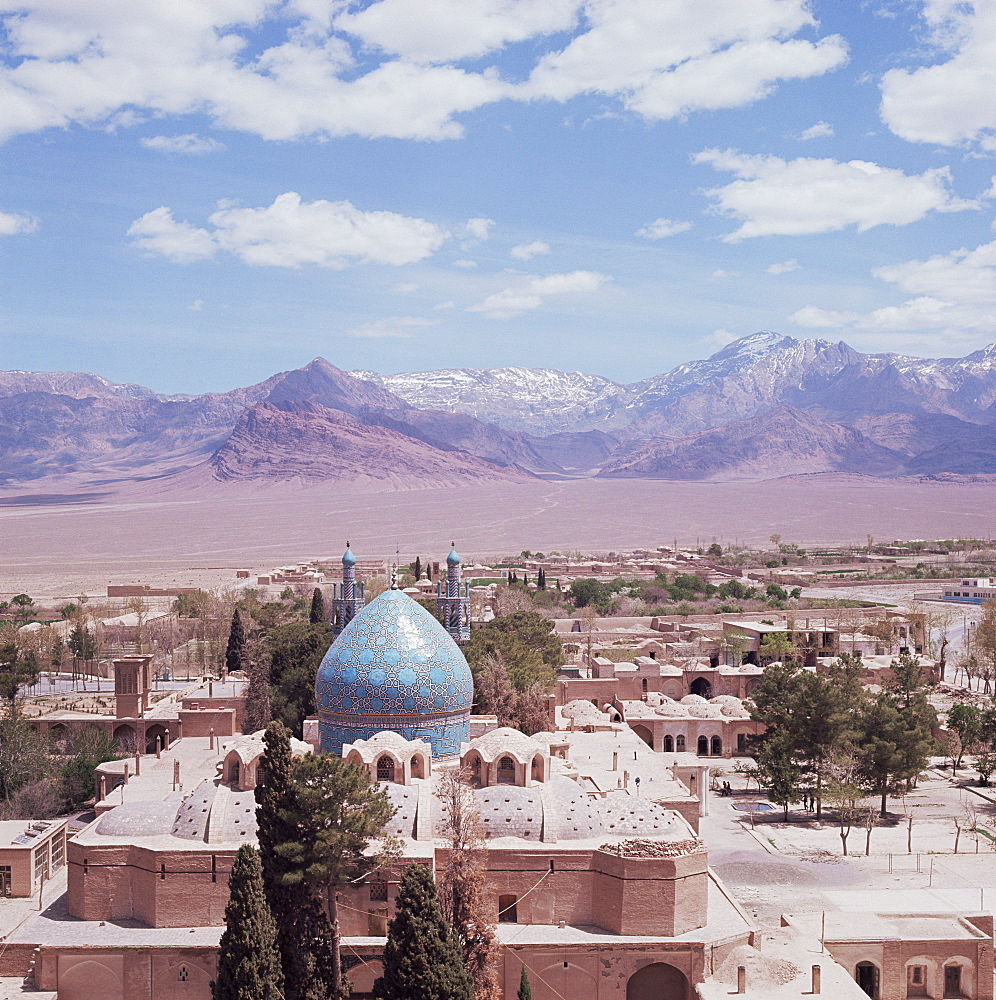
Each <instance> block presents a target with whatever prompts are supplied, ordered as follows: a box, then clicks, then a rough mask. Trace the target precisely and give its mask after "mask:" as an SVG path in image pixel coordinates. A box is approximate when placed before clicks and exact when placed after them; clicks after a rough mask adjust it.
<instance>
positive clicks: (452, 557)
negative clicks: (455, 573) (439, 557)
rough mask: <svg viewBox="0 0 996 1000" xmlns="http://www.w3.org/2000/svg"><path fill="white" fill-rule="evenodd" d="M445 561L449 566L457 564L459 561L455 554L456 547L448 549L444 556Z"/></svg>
mask: <svg viewBox="0 0 996 1000" xmlns="http://www.w3.org/2000/svg"><path fill="white" fill-rule="evenodd" d="M446 562H447V563H448V564H449V565H450V566H457V565H459V563H460V557H459V556H458V555H457V550H456V548H455V547H454V548H452V549H450V554H449V555H448V556H447V557H446Z"/></svg>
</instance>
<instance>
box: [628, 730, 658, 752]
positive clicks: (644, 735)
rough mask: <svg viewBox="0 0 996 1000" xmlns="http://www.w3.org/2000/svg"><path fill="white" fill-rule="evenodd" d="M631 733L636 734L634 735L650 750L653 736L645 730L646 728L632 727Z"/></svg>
mask: <svg viewBox="0 0 996 1000" xmlns="http://www.w3.org/2000/svg"><path fill="white" fill-rule="evenodd" d="M633 732H634V733H636V735H637V736H639V737H640V739H641V740H643V742H644V743H646V744H647V746H648V747H651V748H652V747H653V745H654V734H653V733H652V732H651V731H650V730H649V729H647V727H646V726H634V727H633Z"/></svg>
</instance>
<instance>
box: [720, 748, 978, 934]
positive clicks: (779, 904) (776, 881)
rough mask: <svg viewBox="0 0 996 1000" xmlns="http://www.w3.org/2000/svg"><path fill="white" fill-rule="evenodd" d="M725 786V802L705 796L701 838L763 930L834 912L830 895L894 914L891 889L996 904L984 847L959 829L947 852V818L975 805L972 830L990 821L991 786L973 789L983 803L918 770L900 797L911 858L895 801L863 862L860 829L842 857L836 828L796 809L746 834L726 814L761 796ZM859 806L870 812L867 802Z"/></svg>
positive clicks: (897, 899)
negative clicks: (848, 894)
mask: <svg viewBox="0 0 996 1000" xmlns="http://www.w3.org/2000/svg"><path fill="white" fill-rule="evenodd" d="M724 763H725V762H724ZM730 767H732V765H730ZM963 773H965V772H963ZM965 776H966V778H967V777H968V774H967V773H965ZM730 780H731V783H732V784H733V787H734V789H735V794H734V796H733V797H732V798H720V797H718V796H714V797H713V798H712V801H711V803H710V807H711V815H710V816H709V817H707V818H706V819H705V820H704V821H703V825H702V831H701V832H702V835H703V837H704V839H705V841H706V843H707V845H708V847H709V857H710V862H711V864H712V865H713V867H714V868H715V870H716V872H717V874H718V875H719V876H720V878H722V879H723V881H724V882H726V884H727V885H728V886H729V887H730V889H731V891H732V892H733V894H734V895H735V896H736V897H737V898H738V899H739V900H740V902H741V903H742V904H743V905H744V906H745V907H746V908H747V909H748V910H749V911H751V912H752V913H753V914H754V915H755V916H756V917H757V918H758V919H759V920H761V921H762V922H763V923H777V922H778V917H779V914H781V913H787V912H795V913H806V912H815V911H819V910H822V909H826V910H832V909H837V908H838V907H839V906H840V905H841V898H837V897H835V896H834V893H837V892H839V891H842V890H846V891H855V890H856V891H859V892H865V893H867V894H868V895H867V901H868V905H869V908H874V907H876V906H880V907H885V906H888V907H889V908H893V909H894V908H895V907H896V906H897V905H900V906H901V903H902V899H903V897H902V896H901V895H896V890H909V891H913V892H916V891H920V890H931V891H932V892H934V893H938V892H947V893H949V894H952V895H953V896H957V897H959V905H963V906H968V905H969V901H970V904H971V906H972V907H974V906H978V905H980V904H982V905H984V906H985V908H987V909H992V906H993V904H994V903H996V860H994V856H993V852H992V851H991V850H990V847H989V841H988V840H987V839H986V838H985V837H978V838H976V837H975V836H973V835H972V834H971V833H969V832H967V831H965V830H963V832H962V834H961V837H960V842H959V845H958V848H959V853H958V854H954V853H953V852H954V845H955V826H954V822H953V817H955V816H958V817H961V818H962V821H963V823H964V822H965V815H964V811H965V806H966V805H967V804H971V805H974V806H975V808H976V810H977V817H976V818H977V821H978V822H979V824H980V825H983V824H987V825H988V824H992V822H993V820H994V818H996V805H994V804H993V802H992V801H991V800H992V799H993V798H994V792H996V790H994V789H992V788H989V789H980V790H979V791H981V792H982V793H983V794H984V796H985V797H983V796H980V795H978V794H976V793H975V792H973V791H972V790H971V789H970V788H967V787H964V784H965V782H963V781H957V782H952V781H951V780H950V779H949V778H948V777H947V776H946V775H945V773H944V772H942V771H937V770H933V769H932V770H930V771H927V772H926V773H925V774H924V776H923V777H922V778H921V780H920V782H919V785H918V787H917V788H916V789H915V790H914V791H913V792H912V793H910V795H908V796H907V799H906V808H908V809H909V811H910V812H911V813H912V814H913V816H914V823H913V832H912V847H913V851H912V853H909V852H907V827H906V813H905V812H904V806H903V803H902V802H901V801H900V800H899V799H894V798H890V799H889V803H888V808H889V817H888V819H887V820H884V821H881V822H879V823H877V825H876V826H875V828H874V829H873V830H872V836H871V854H870V855H869V856H868V857H865V855H864V851H865V830H864V829H863V828H862V827H860V826H858V825H856V826H855V827H854V829H853V830H852V831H851V833H850V835H849V837H848V852H849V856H848V857H846V858H844V857H842V853H841V841H840V834H839V829H838V827H837V825H836V823H835V822H833V821H832V819H830V820H829V821H825V822H823V823H817V822H816V820H815V818H814V815H813V814H812V813H807V812H805V811H804V810H803V809H802V808H801V806H799V807H797V808H793V809H792V810H791V811H790V813H789V817H790V821H789V822H788V823H785V822H784V821H783V819H782V811H781V809H779V810H778V811H777V812H776V813H770V814H768V815H766V816H764V817H763V818H758V820H757V822H756V825H755V828H754V830H753V831H752V830H751V829H750V821H749V819H747V818H746V817H745V816H744V815H743V814H742V813H740V812H737V811H736V810H735V809H734V806H735V805H737V804H738V803H743V802H745V801H749V800H757V801H764V795H763V794H758V793H757V791H756V786H754V785H752V786H751V791H750V792H749V793H748V792H745V791H744V781H743V778H741V777H740V776H738V775H731V777H730ZM866 801H867V802H868V803H869V804H874V802H873V800H872V799H868V800H866ZM991 829H992V827H991V826H990V831H991ZM976 850H978V853H976ZM883 890H887V891H888V894H887V895H883V894H882V892H883ZM962 896H964V897H965V899H960V897H962ZM910 905H911V906H912V907H914V908H916V907H917V906H922V905H923V900H922V898H917V899H916V901H913V898H912V897H911V902H910Z"/></svg>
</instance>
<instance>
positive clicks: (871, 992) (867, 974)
mask: <svg viewBox="0 0 996 1000" xmlns="http://www.w3.org/2000/svg"><path fill="white" fill-rule="evenodd" d="M854 979H855V982H857V984H858V986H860V987H861V989H863V990H864V991H865V993H867V994H868V996H870V997H874V998H875V1000H878V966H877V965H875V963H874V962H858V964H857V965H856V966H855V967H854Z"/></svg>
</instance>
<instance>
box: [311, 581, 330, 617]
mask: <svg viewBox="0 0 996 1000" xmlns="http://www.w3.org/2000/svg"><path fill="white" fill-rule="evenodd" d="M308 621H309V622H311V624H312V625H323V624H324V623H325V622H327V621H328V616H327V615H326V613H325V598H324V596H323V595H322V588H321V587H315V589H314V590H313V591H312V594H311V610H310V611H309V612H308Z"/></svg>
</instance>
